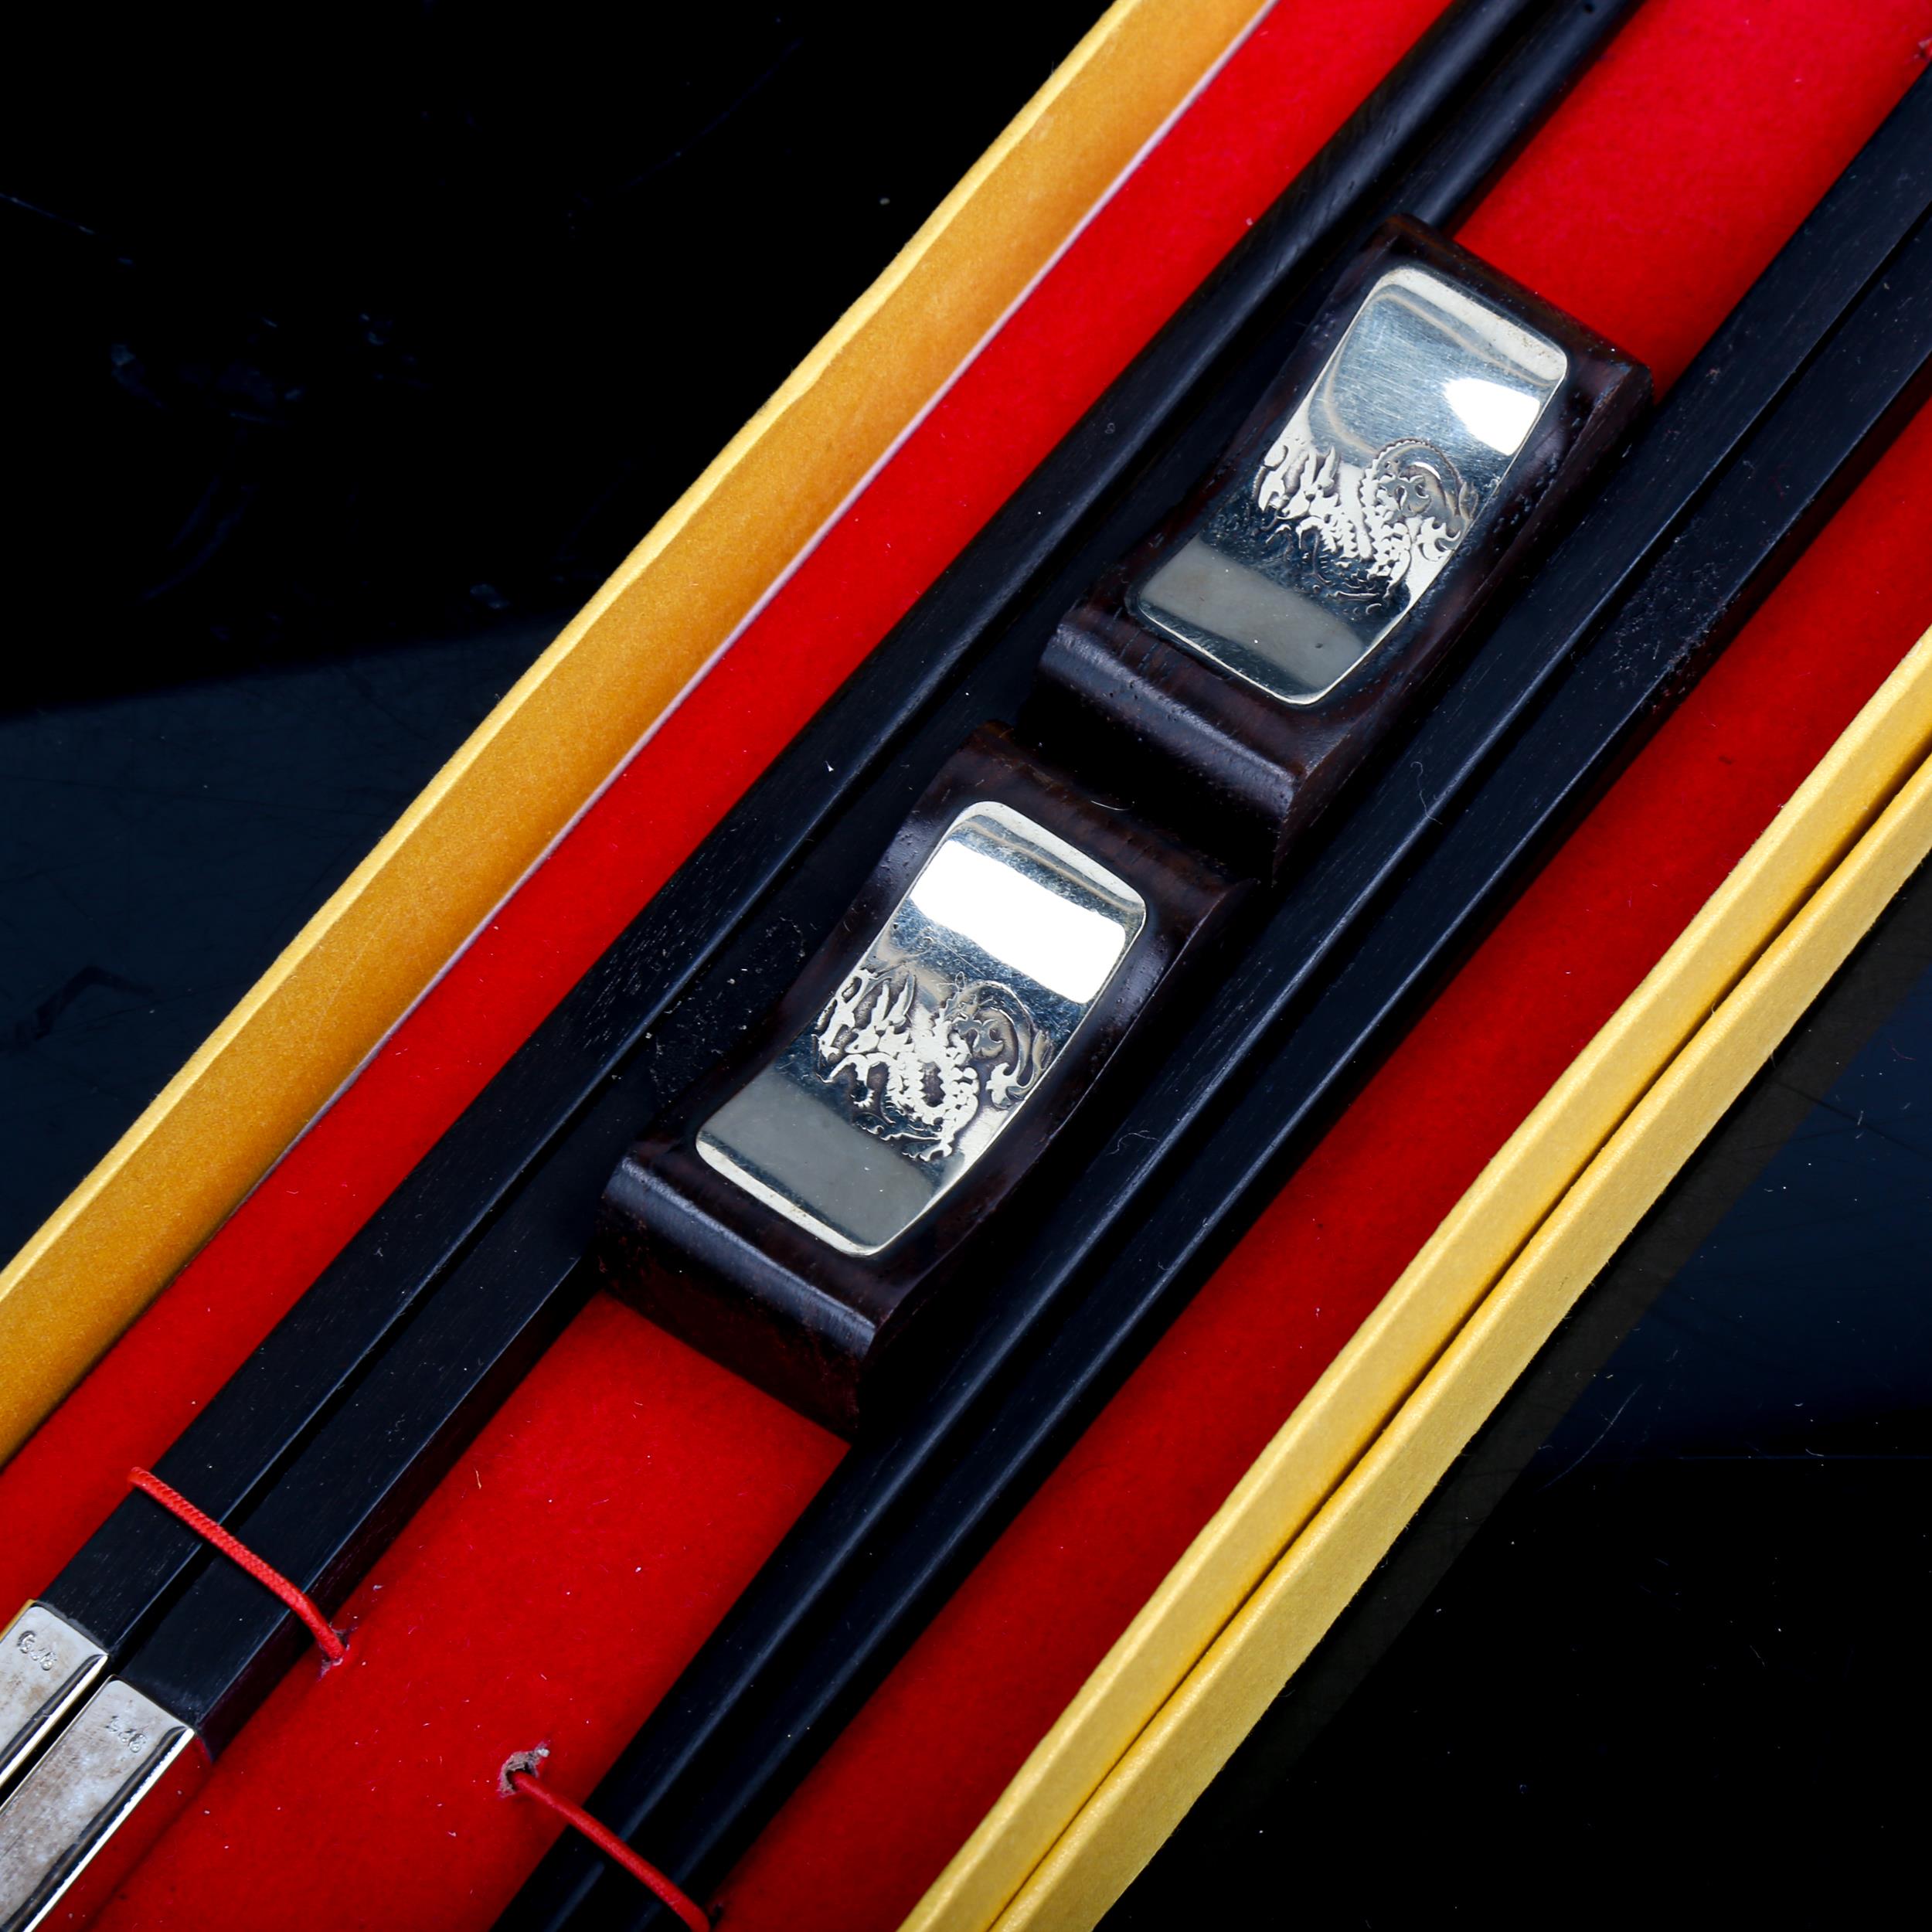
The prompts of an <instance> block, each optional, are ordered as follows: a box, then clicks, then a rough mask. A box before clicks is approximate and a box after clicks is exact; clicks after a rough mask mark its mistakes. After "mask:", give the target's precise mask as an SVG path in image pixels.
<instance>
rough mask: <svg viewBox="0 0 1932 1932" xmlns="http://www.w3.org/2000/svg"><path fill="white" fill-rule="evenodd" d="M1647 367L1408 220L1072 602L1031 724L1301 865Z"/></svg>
mask: <svg viewBox="0 0 1932 1932" xmlns="http://www.w3.org/2000/svg"><path fill="white" fill-rule="evenodd" d="M1649 393H1650V379H1649V375H1648V371H1646V370H1645V369H1644V368H1643V367H1642V366H1641V365H1639V364H1638V363H1637V362H1634V361H1633V360H1632V359H1631V358H1630V357H1629V356H1628V355H1624V354H1623V353H1621V352H1620V351H1618V350H1617V349H1614V348H1612V347H1611V345H1610V344H1608V343H1607V342H1604V341H1603V340H1602V339H1601V338H1600V337H1598V336H1597V335H1594V334H1592V333H1591V332H1590V331H1589V330H1588V329H1587V328H1583V326H1582V325H1580V323H1578V322H1577V321H1575V320H1574V319H1573V318H1571V317H1570V316H1567V315H1564V314H1563V312H1562V311H1560V310H1559V309H1556V308H1553V307H1552V306H1551V305H1550V304H1549V303H1547V302H1545V301H1542V300H1540V299H1539V298H1538V297H1536V296H1535V295H1532V294H1531V293H1530V292H1529V291H1528V290H1527V289H1526V288H1524V287H1522V286H1521V285H1520V284H1517V283H1515V282H1512V281H1510V280H1509V277H1506V276H1505V275H1502V274H1498V272H1497V271H1496V270H1495V269H1492V268H1491V267H1488V264H1485V263H1484V262H1481V261H1480V260H1478V259H1477V257H1475V256H1474V255H1471V253H1469V252H1468V250H1466V249H1463V248H1459V247H1457V246H1456V245H1455V244H1454V243H1453V242H1451V241H1448V240H1445V239H1444V237H1443V236H1440V235H1438V234H1437V233H1434V230H1430V229H1429V228H1427V227H1425V226H1423V224H1422V223H1420V222H1416V221H1412V220H1408V219H1403V218H1400V217H1398V218H1397V219H1395V220H1393V221H1390V222H1388V223H1385V224H1384V225H1383V227H1382V229H1381V230H1379V232H1378V233H1377V235H1376V238H1375V240H1374V241H1373V242H1372V243H1371V245H1370V246H1369V248H1368V249H1367V250H1366V251H1365V252H1364V253H1362V255H1361V256H1360V257H1359V258H1358V259H1357V260H1356V261H1355V263H1354V264H1353V265H1352V267H1350V269H1349V270H1348V272H1347V273H1346V274H1345V275H1344V277H1342V281H1341V283H1340V284H1339V286H1338V287H1337V289H1336V291H1335V294H1334V295H1333V297H1332V298H1331V300H1330V301H1329V302H1328V305H1327V307H1326V308H1325V310H1324V311H1323V313H1322V315H1321V318H1320V319H1319V320H1318V321H1317V323H1316V324H1315V327H1314V328H1312V329H1311V331H1310V332H1309V335H1308V339H1307V340H1306V342H1304V345H1303V346H1302V347H1301V349H1300V350H1299V351H1298V352H1297V353H1296V354H1295V355H1294V357H1293V358H1292V359H1291V360H1290V362H1288V365H1287V367H1286V368H1285V369H1284V370H1283V372H1282V373H1281V376H1280V377H1279V378H1277V380H1276V381H1275V383H1274V384H1273V385H1272V386H1270V389H1269V390H1268V392H1267V394H1266V395H1265V396H1264V397H1263V398H1262V400H1261V401H1260V403H1259V405H1258V406H1257V408H1256V410H1255V411H1254V413H1253V415H1252V416H1251V417H1250V418H1249V420H1248V421H1247V424H1246V425H1245V426H1244V427H1243V429H1242V430H1241V431H1240V434H1239V435H1237V436H1236V438H1235V440H1234V441H1233V444H1231V445H1230V447H1229V449H1228V451H1227V452H1226V454H1225V455H1224V456H1223V458H1222V460H1221V461H1220V462H1219V464H1216V467H1215V468H1214V469H1213V471H1212V472H1211V473H1210V474H1209V475H1208V476H1207V477H1206V478H1204V479H1203V480H1202V483H1201V484H1200V485H1199V487H1198V488H1196V490H1195V491H1194V492H1192V494H1191V495H1189V498H1188V499H1187V501H1186V502H1184V503H1183V504H1182V505H1180V506H1179V508H1178V509H1176V510H1175V512H1174V514H1173V515H1172V516H1171V517H1169V518H1168V519H1166V520H1165V522H1163V523H1162V524H1161V525H1160V526H1159V527H1158V528H1157V529H1154V530H1152V531H1151V532H1148V535H1147V536H1146V537H1145V539H1143V540H1142V541H1141V543H1139V544H1138V545H1137V546H1135V547H1134V549H1133V550H1132V551H1131V552H1130V553H1128V555H1127V556H1125V557H1124V558H1123V559H1122V560H1121V561H1120V563H1118V564H1117V565H1116V566H1115V567H1114V569H1113V570H1111V571H1110V572H1108V573H1107V575H1106V576H1105V577H1103V578H1102V579H1101V580H1100V582H1099V583H1097V584H1096V585H1095V587H1094V590H1092V592H1091V593H1090V594H1089V595H1088V596H1087V597H1084V598H1083V599H1082V600H1081V601H1080V603H1079V604H1077V605H1076V606H1075V607H1074V608H1073V610H1072V611H1069V612H1068V614H1067V615H1066V617H1065V619H1064V620H1063V621H1062V622H1061V624H1060V627H1059V628H1058V629H1057V630H1056V631H1055V632H1054V634H1053V638H1052V640H1051V641H1050V642H1049V644H1048V645H1047V647H1046V651H1045V653H1044V654H1043V656H1042V658H1041V660H1040V666H1039V685H1038V687H1037V689H1036V694H1035V696H1034V698H1033V700H1032V705H1031V706H1030V707H1029V713H1028V716H1027V717H1026V719H1025V721H1024V722H1025V723H1026V726H1027V728H1028V730H1029V732H1030V733H1031V734H1032V736H1034V737H1036V739H1038V740H1039V741H1041V742H1043V743H1053V744H1054V745H1056V746H1059V747H1062V755H1063V756H1066V757H1070V758H1071V759H1072V760H1073V762H1074V763H1075V764H1076V765H1077V767H1078V768H1079V769H1081V770H1085V771H1087V772H1090V773H1104V774H1107V782H1108V783H1110V784H1111V785H1113V786H1114V787H1116V788H1117V789H1121V790H1124V791H1126V792H1127V793H1128V794H1129V795H1130V796H1135V795H1138V796H1144V797H1149V798H1152V797H1159V798H1163V799H1164V800H1169V801H1172V813H1173V817H1174V820H1175V822H1176V824H1177V825H1178V826H1179V828H1180V829H1181V830H1182V832H1184V834H1185V835H1187V836H1189V837H1190V838H1194V839H1196V840H1197V841H1199V842H1200V843H1201V844H1202V845H1203V846H1204V847H1205V848H1206V849H1207V850H1209V851H1212V852H1220V853H1223V854H1226V855H1228V856H1229V857H1230V858H1231V859H1233V860H1234V861H1235V862H1236V863H1237V864H1240V865H1241V866H1244V867H1247V868H1250V869H1254V870H1256V871H1258V872H1263V873H1265V874H1267V875H1270V876H1272V875H1274V874H1277V873H1279V872H1281V869H1283V867H1284V865H1285V863H1286V862H1287V859H1288V855H1289V853H1290V852H1291V849H1292V848H1293V847H1294V845H1295V844H1296V842H1297V841H1298V838H1299V835H1301V832H1302V831H1303V830H1304V828H1305V827H1306V826H1307V825H1308V824H1309V823H1310V822H1311V821H1312V820H1313V819H1314V818H1315V816H1316V815H1318V813H1319V812H1320V811H1321V809H1322V808H1323V807H1324V806H1325V805H1326V804H1328V801H1330V799H1332V798H1333V797H1334V795H1335V792H1336V791H1337V790H1338V788H1339V787H1340V786H1341V785H1342V783H1343V781H1345V779H1346V778H1347V777H1348V776H1349V774H1350V773H1351V772H1352V771H1353V770H1355V769H1356V768H1357V767H1359V766H1360V764H1362V761H1363V760H1364V759H1365V758H1366V757H1367V756H1368V754H1369V752H1370V751H1371V750H1372V749H1373V748H1374V747H1375V746H1376V744H1377V743H1379V741H1380V740H1382V739H1383V737H1384V736H1386V734H1387V733H1388V732H1389V730H1391V729H1392V728H1393V726H1394V725H1395V723H1396V721H1397V719H1399V718H1400V716H1401V715H1402V713H1403V711H1404V709H1406V707H1407V706H1408V705H1409V704H1410V702H1412V700H1413V697H1414V696H1415V694H1416V693H1417V691H1418V690H1419V689H1420V688H1421V687H1422V686H1423V685H1425V684H1426V683H1427V682H1428V680H1429V679H1430V677H1431V675H1433V674H1434V672H1436V671H1437V669H1438V668H1440V666H1441V665H1442V664H1443V662H1444V659H1445V658H1447V656H1448V655H1450V654H1451V651H1453V650H1454V647H1455V645H1456V644H1457V643H1458V641H1459V640H1460V639H1461V638H1462V637H1463V636H1464V634H1465V633H1466V632H1467V631H1468V628H1469V626H1470V624H1471V623H1472V621H1474V620H1475V617H1477V616H1478V614H1479V613H1480V611H1481V609H1482V607H1483V606H1484V604H1485V603H1486V602H1487V600H1488V599H1489V598H1490V597H1492V595H1493V594H1495V591H1496V590H1497V588H1498V586H1500V585H1501V584H1502V583H1505V581H1506V580H1508V579H1509V577H1511V576H1512V574H1514V573H1516V572H1517V571H1519V570H1520V569H1521V567H1522V565H1523V563H1524V562H1525V561H1526V557H1527V556H1528V554H1529V553H1530V552H1531V551H1532V550H1533V549H1534V548H1535V547H1536V544H1537V543H1538V541H1539V539H1540V538H1541V537H1542V536H1543V535H1544V534H1545V533H1546V532H1547V530H1548V529H1549V526H1550V525H1551V524H1552V523H1553V522H1556V521H1558V520H1560V518H1561V517H1562V515H1563V512H1565V511H1566V509H1568V508H1570V506H1571V505H1572V504H1573V500H1574V498H1576V496H1577V493H1578V492H1579V490H1580V488H1582V486H1583V485H1585V484H1586V483H1587V481H1588V480H1589V478H1590V477H1591V475H1592V474H1594V472H1595V471H1596V470H1597V467H1598V465H1599V464H1600V460H1601V459H1602V457H1604V455H1606V454H1607V453H1608V452H1609V451H1610V450H1611V448H1612V447H1614V444H1616V442H1617V440H1618V439H1619V438H1621V437H1622V436H1623V435H1624V433H1625V432H1626V431H1627V430H1628V429H1629V427H1631V423H1632V422H1633V421H1634V419H1635V417H1636V416H1637V414H1638V412H1639V411H1640V410H1641V409H1642V407H1643V406H1644V405H1645V403H1646V402H1647V401H1648V398H1649Z"/></svg>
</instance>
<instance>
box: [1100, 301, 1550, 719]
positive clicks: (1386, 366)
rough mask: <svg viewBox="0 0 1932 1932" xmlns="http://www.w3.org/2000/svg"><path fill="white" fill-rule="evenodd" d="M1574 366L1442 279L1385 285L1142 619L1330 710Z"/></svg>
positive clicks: (1484, 504)
mask: <svg viewBox="0 0 1932 1932" xmlns="http://www.w3.org/2000/svg"><path fill="white" fill-rule="evenodd" d="M1568 360H1569V359H1568V358H1567V356H1566V355H1565V354H1564V352H1563V349H1561V348H1560V347H1559V346H1558V345H1556V343H1555V342H1551V341H1550V340H1549V338H1547V337H1546V336H1544V335H1539V334H1537V333H1536V332H1535V331H1533V330H1531V329H1528V328H1524V327H1523V325H1522V324H1521V323H1520V322H1518V321H1513V320H1512V318H1510V317H1509V316H1507V315H1504V314H1503V313H1502V311H1500V310H1499V309H1496V308H1492V307H1491V305H1490V304H1488V303H1487V302H1486V301H1482V300H1481V299H1480V298H1478V297H1477V296H1475V295H1473V294H1471V293H1470V292H1469V291H1468V290H1467V289H1464V288H1462V287H1459V286H1458V285H1457V284H1455V283H1454V282H1451V281H1447V280H1446V279H1445V278H1444V277H1442V276H1440V275H1438V274H1434V273H1433V272H1432V271H1431V270H1427V269H1424V268H1420V267H1415V266H1413V265H1412V264H1404V265H1403V266H1401V267H1396V268H1392V269H1390V270H1389V271H1388V273H1387V274H1385V275H1383V276H1382V277H1380V279H1379V280H1378V281H1376V284H1374V286H1373V287H1372V288H1371V289H1370V290H1369V293H1368V294H1367V296H1366V298H1364V299H1363V301H1362V306H1361V308H1359V309H1358V310H1357V311H1356V312H1355V319H1354V320H1353V321H1351V322H1350V323H1349V326H1348V328H1347V329H1346V331H1345V332H1344V333H1343V335H1342V340H1341V341H1340V342H1338V343H1337V344H1336V345H1335V351H1334V353H1333V354H1332V355H1330V356H1329V358H1328V361H1327V362H1325V364H1324V365H1323V366H1322V368H1321V372H1320V374H1319V375H1318V376H1317V377H1316V378H1315V381H1314V382H1313V383H1311V385H1310V386H1309V388H1308V392H1307V393H1306V394H1305V395H1304V396H1303V397H1302V398H1301V401H1300V402H1299V403H1298V404H1297V405H1296V406H1295V409H1294V413H1292V414H1291V416H1290V417H1288V418H1287V421H1286V422H1285V423H1283V424H1282V425H1281V429H1280V430H1279V431H1278V432H1277V434H1276V435H1275V437H1274V440H1273V441H1272V443H1271V444H1270V445H1269V447H1268V449H1267V452H1266V454H1264V456H1263V457H1262V459H1261V461H1260V464H1259V465H1258V466H1257V468H1256V469H1255V470H1254V471H1253V473H1252V474H1250V475H1249V476H1247V477H1245V478H1243V479H1242V480H1241V481H1240V482H1239V483H1237V484H1236V485H1234V486H1233V488H1230V489H1229V490H1227V491H1226V492H1223V495H1221V497H1220V498H1219V499H1218V500H1217V501H1216V503H1215V504H1214V505H1213V508H1212V509H1210V510H1209V512H1208V515H1207V516H1206V519H1204V520H1203V522H1202V524H1201V526H1200V527H1199V529H1198V530H1197V531H1196V533H1195V534H1194V536H1192V537H1191V538H1190V539H1189V541H1188V542H1187V543H1185V544H1183V545H1182V546H1181V548H1180V549H1179V550H1178V551H1177V552H1176V553H1175V555H1174V556H1172V557H1169V558H1168V559H1167V560H1165V562H1164V563H1162V564H1160V565H1159V566H1158V567H1157V568H1156V569H1155V570H1152V571H1151V572H1150V573H1148V576H1147V577H1145V578H1144V579H1143V580H1141V583H1138V585H1137V586H1135V587H1134V590H1133V592H1132V593H1131V604H1132V607H1133V608H1134V612H1135V614H1136V615H1137V616H1138V617H1140V618H1141V621H1142V622H1144V623H1145V624H1148V625H1150V626H1151V628H1154V629H1155V630H1157V631H1164V632H1165V633H1166V634H1167V635H1168V636H1169V637H1172V638H1174V639H1175V641H1177V642H1179V643H1181V644H1184V645H1186V646H1187V647H1188V648H1189V650H1191V651H1197V652H1199V655H1202V657H1205V658H1209V659H1211V660H1212V661H1213V662H1215V663H1216V664H1218V665H1221V666H1222V667H1223V668H1225V669H1226V670H1229V671H1231V672H1234V674H1235V675H1236V676H1237V677H1241V678H1245V679H1247V681H1248V682H1250V683H1251V684H1255V685H1259V686H1260V688H1261V689H1263V690H1264V691H1266V692H1269V693H1270V695H1271V696H1274V697H1277V698H1279V699H1282V700H1283V701H1284V702H1287V703H1288V704H1294V705H1308V704H1313V703H1315V702H1316V701H1317V700H1318V699H1321V698H1323V697H1325V696H1327V695H1328V692H1331V691H1332V690H1333V689H1335V686H1336V685H1338V684H1339V683H1340V682H1341V681H1342V679H1344V678H1345V677H1346V676H1347V675H1348V674H1349V672H1351V671H1352V670H1353V669H1354V668H1355V666H1356V665H1358V664H1359V663H1360V662H1362V659H1363V658H1366V656H1367V655H1369V652H1370V651H1373V650H1375V649H1376V648H1377V647H1378V646H1379V645H1383V644H1384V643H1386V641H1388V640H1389V638H1390V637H1392V636H1393V634H1395V633H1396V631H1397V630H1398V628H1399V627H1400V625H1401V624H1402V621H1403V618H1404V617H1406V615H1407V614H1408V613H1409V611H1410V610H1412V609H1413V607H1414V606H1415V604H1416V603H1417V600H1419V599H1420V597H1421V596H1422V594H1423V592H1424V591H1425V590H1427V589H1428V588H1429V587H1430V584H1432V583H1434V581H1435V580H1436V579H1437V577H1439V576H1440V574H1441V573H1442V572H1443V571H1444V570H1445V569H1447V568H1448V567H1449V566H1451V563H1453V561H1454V557H1455V555H1456V553H1457V552H1458V549H1461V548H1462V547H1463V546H1464V545H1466V544H1467V543H1468V540H1469V538H1470V535H1471V532H1473V531H1474V530H1475V529H1477V527H1478V526H1479V525H1480V524H1481V522H1482V521H1483V519H1485V517H1486V516H1488V515H1491V514H1492V513H1493V511H1494V507H1495V503H1496V501H1497V498H1498V496H1499V495H1501V493H1502V486H1503V483H1504V480H1505V478H1506V477H1507V476H1508V474H1509V468H1510V465H1511V464H1512V463H1513V462H1514V461H1515V458H1516V457H1517V455H1518V454H1519V453H1520V451H1522V447H1523V445H1524V444H1526V442H1527V441H1528V440H1529V434H1530V432H1531V430H1532V429H1533V428H1534V427H1536V421H1537V419H1538V418H1539V417H1540V416H1541V415H1542V414H1543V411H1544V410H1546V409H1547V408H1548V407H1549V403H1550V400H1551V398H1552V397H1553V396H1555V395H1556V392H1557V390H1558V389H1560V387H1561V386H1562V383H1563V376H1564V374H1565V372H1566V369H1567V367H1568Z"/></svg>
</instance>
